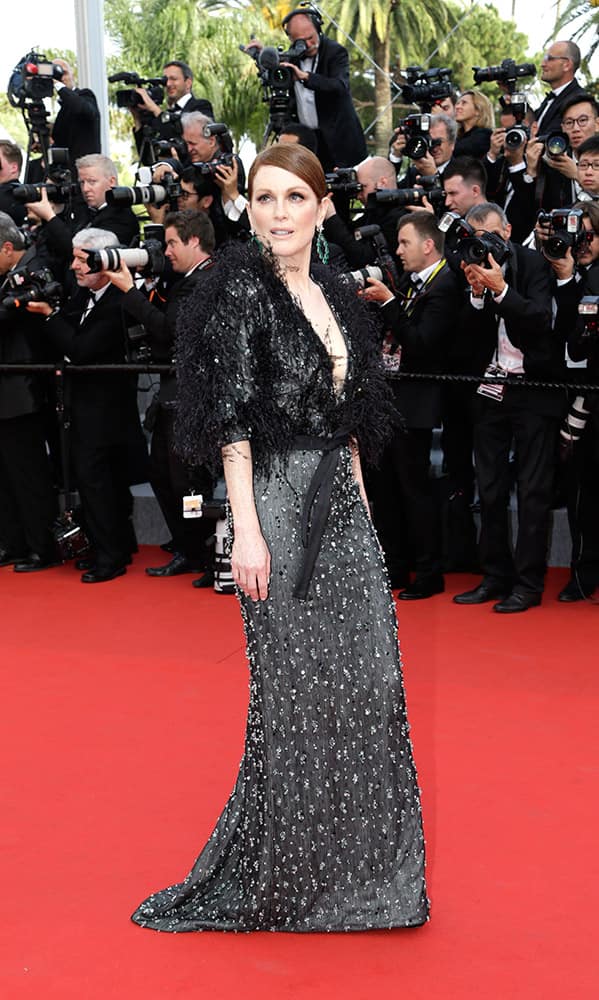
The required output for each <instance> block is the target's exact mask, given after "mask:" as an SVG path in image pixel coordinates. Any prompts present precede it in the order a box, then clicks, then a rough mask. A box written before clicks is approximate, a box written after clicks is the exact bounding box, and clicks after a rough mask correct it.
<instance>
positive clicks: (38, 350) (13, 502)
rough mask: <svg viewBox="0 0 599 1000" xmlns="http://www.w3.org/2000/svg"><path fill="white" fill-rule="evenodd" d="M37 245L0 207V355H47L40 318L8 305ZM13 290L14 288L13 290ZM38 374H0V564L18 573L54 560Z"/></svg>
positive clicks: (17, 358) (20, 359)
mask: <svg viewBox="0 0 599 1000" xmlns="http://www.w3.org/2000/svg"><path fill="white" fill-rule="evenodd" d="M40 263H41V262H40V261H39V258H38V257H37V256H36V251H35V247H30V248H29V249H28V250H25V246H24V241H23V236H22V233H20V232H19V230H18V229H17V227H16V226H15V224H14V222H13V220H12V219H11V218H10V217H9V216H8V215H6V214H5V213H4V212H1V213H0V362H1V363H2V364H30V363H35V362H38V363H39V362H40V361H43V360H45V358H44V351H43V344H44V334H45V330H44V323H43V321H42V320H41V319H40V318H39V317H37V316H32V315H30V314H29V313H27V312H25V311H24V310H23V309H22V308H16V305H15V304H13V305H12V306H11V305H9V304H7V300H8V301H9V296H10V294H11V289H10V288H9V287H8V285H9V279H10V277H11V275H14V274H15V272H17V271H21V272H23V273H27V272H29V271H36V270H37V269H38V268H39V267H40ZM13 294H15V293H14V292H13ZM44 397H45V392H44V386H43V381H42V379H41V377H40V376H39V375H15V374H12V373H11V374H5V375H0V566H9V565H11V564H14V567H15V571H16V572H17V573H25V572H31V571H35V570H41V569H48V568H49V567H51V566H56V565H57V559H56V554H55V547H54V540H53V538H52V534H51V525H52V522H53V520H54V518H55V517H56V515H57V513H58V510H57V504H56V497H55V493H54V487H53V483H52V474H51V469H50V463H49V460H48V455H47V452H46V440H45V437H46V436H45V428H44V421H43V416H42V411H43V406H44V401H45V400H44Z"/></svg>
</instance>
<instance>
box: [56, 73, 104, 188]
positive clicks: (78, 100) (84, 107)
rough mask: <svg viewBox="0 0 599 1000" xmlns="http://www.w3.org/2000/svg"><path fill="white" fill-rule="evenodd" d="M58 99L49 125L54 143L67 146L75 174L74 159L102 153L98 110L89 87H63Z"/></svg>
mask: <svg viewBox="0 0 599 1000" xmlns="http://www.w3.org/2000/svg"><path fill="white" fill-rule="evenodd" d="M58 100H59V102H60V111H59V112H58V114H57V116H56V121H55V122H54V125H53V126H52V140H53V145H54V146H61V147H63V146H66V147H67V149H68V150H69V159H70V164H71V170H72V171H73V175H74V176H75V177H76V176H77V173H76V167H75V161H76V160H78V159H79V157H80V156H87V154H88V153H100V152H101V148H100V112H99V110H98V104H97V101H96V98H95V95H94V94H93V92H92V91H91V90H87V89H85V90H78V89H77V88H75V89H73V90H69V88H68V87H62V88H61V89H60V90H59V91H58Z"/></svg>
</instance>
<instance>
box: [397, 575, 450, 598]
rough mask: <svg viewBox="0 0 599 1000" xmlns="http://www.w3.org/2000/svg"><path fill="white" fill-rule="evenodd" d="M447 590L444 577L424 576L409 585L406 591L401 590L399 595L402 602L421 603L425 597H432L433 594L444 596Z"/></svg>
mask: <svg viewBox="0 0 599 1000" xmlns="http://www.w3.org/2000/svg"><path fill="white" fill-rule="evenodd" d="M444 590H445V581H444V580H443V577H442V576H423V577H420V579H418V577H416V579H415V580H414V582H413V583H409V584H408V586H407V587H406V589H405V590H401V591H400V592H399V594H398V595H397V596H398V597H399V598H400V599H401V600H402V601H421V600H422V599H423V598H425V597H432V596H433V594H442V593H443V591H444Z"/></svg>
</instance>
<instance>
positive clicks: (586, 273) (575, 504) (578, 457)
mask: <svg viewBox="0 0 599 1000" xmlns="http://www.w3.org/2000/svg"><path fill="white" fill-rule="evenodd" d="M595 141H596V140H594V139H592V140H589V142H595ZM585 145H586V143H585ZM583 159H584V158H583ZM598 159H599V158H598ZM573 209H574V210H580V211H581V212H582V232H581V234H580V237H579V238H577V239H576V242H575V245H574V247H573V248H568V249H567V250H566V252H565V253H564V256H563V257H560V258H559V259H554V260H550V261H549V263H550V265H551V267H552V269H553V271H554V274H555V278H556V287H555V291H554V295H555V300H556V303H557V315H556V319H555V326H556V331H558V332H560V333H561V334H562V335H563V339H564V340H565V341H566V345H567V349H568V360H570V359H571V362H574V364H575V365H577V366H580V365H581V363H582V364H584V365H585V367H584V368H582V369H581V368H580V367H578V368H570V369H569V381H574V380H575V375H576V373H577V372H578V374H579V376H580V377H581V378H582V381H585V382H587V381H588V382H599V333H598V331H597V324H596V322H594V317H593V315H590V316H588V317H587V316H584V315H580V314H579V306H580V303H581V301H582V300H583V298H585V297H586V296H597V295H598V294H599V204H598V203H597V202H578V203H577V204H575V205H574V206H573ZM587 319H588V320H590V321H591V322H590V323H588V322H587ZM560 445H561V446H562V454H563V457H564V458H567V465H566V467H565V468H566V475H565V477H564V478H565V482H566V500H567V509H568V522H569V525H570V533H571V536H572V557H571V563H570V579H569V580H568V582H567V584H566V585H565V587H564V588H563V589H562V590H561V591H560V593H559V595H558V600H559V601H561V602H563V603H573V602H576V601H581V600H584V598H587V597H591V596H592V594H593V593H594V591H595V589H596V587H597V586H599V519H598V518H597V511H598V510H599V395H598V393H596V392H584V393H582V395H580V394H579V395H576V394H575V393H573V395H572V398H571V406H570V410H569V413H568V416H567V418H566V421H565V423H564V425H563V426H562V429H561V431H560Z"/></svg>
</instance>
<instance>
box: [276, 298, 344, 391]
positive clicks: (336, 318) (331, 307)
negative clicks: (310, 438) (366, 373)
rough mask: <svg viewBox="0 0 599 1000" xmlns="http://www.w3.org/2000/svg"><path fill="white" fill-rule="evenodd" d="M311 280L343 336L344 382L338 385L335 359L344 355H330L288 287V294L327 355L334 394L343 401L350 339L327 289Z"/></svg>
mask: <svg viewBox="0 0 599 1000" xmlns="http://www.w3.org/2000/svg"><path fill="white" fill-rule="evenodd" d="M311 280H312V281H313V282H314V284H315V285H317V286H318V288H319V289H320V291H321V292H322V296H323V298H324V300H325V302H326V304H327V306H328V307H329V310H330V313H331V316H332V317H333V320H334V321H335V323H336V324H337V329H338V330H339V333H340V334H341V340H342V341H343V345H344V347H345V355H344V357H345V374H344V377H343V381H339V382H338V383H336V381H335V364H334V359H335V358H337V357H342V355H334V354H331V353H330V351H329V350H328V349H327V347H326V344H325V343H324V341H323V339H322V337H321V336H320V334H319V333H318V331H317V330H316V328H315V327H314V325H313V324H312V322H311V320H310V319H309V318H308V316H307V315H306V313H305V312H304V309H303V308H302V305H301V302H300V301H299V299H298V298H297V297H296V296H295V295H294V294H293V292H292V291H291V289H290V288H288V287H287V292H288V294H289V296H290V298H291V300H292V301H293V303H294V305H295V306H296V308H297V310H298V311H299V312H300V313H301V315H302V316H303V318H304V320H305V322H306V325H307V326H308V327H309V328H310V330H311V332H312V334H313V335H314V337H315V338H316V340H317V342H318V344H319V345H320V347H321V349H322V351H323V353H324V354H325V355H326V357H327V360H328V362H329V367H328V371H329V374H330V376H331V386H332V389H333V393H334V395H335V398H336V399H341V398H342V397H343V394H344V392H345V389H346V388H347V383H348V378H349V374H350V364H351V354H350V350H349V342H348V338H347V335H346V332H345V329H344V326H343V323H342V322H341V320H340V318H339V315H338V313H337V310H336V309H335V307H334V305H333V303H332V302H331V301H330V299H329V297H328V295H327V293H326V291H325V289H324V288H323V286H322V284H321V283H320V281H318V280H317V279H316V278H311Z"/></svg>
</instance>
